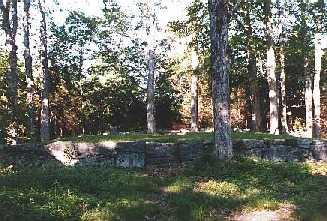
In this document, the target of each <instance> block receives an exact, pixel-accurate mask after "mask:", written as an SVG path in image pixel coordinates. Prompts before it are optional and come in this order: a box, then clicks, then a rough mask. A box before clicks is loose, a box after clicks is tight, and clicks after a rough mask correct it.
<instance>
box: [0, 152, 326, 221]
mask: <svg viewBox="0 0 327 221" xmlns="http://www.w3.org/2000/svg"><path fill="white" fill-rule="evenodd" d="M170 172H171V173H168V172H166V173H154V172H148V173H147V172H144V171H141V170H125V169H115V168H105V167H102V168H101V167H64V166H60V165H58V164H55V163H53V162H48V163H46V164H44V165H43V166H39V165H38V166H33V165H32V164H30V166H19V165H17V166H14V167H11V166H10V165H8V164H6V163H4V162H1V167H0V217H1V218H0V220H3V221H5V220H24V221H29V220H31V221H37V220H40V221H41V220H42V221H45V220H92V221H93V220H127V221H129V220H130V221H138V220H185V221H189V220H221V219H222V217H224V216H230V215H231V214H232V213H235V212H241V211H252V210H260V209H269V210H276V209H278V208H280V207H283V206H285V205H292V206H293V207H294V214H293V217H295V218H298V219H301V220H326V219H327V176H326V172H327V164H319V165H318V164H308V163H307V164H305V163H273V162H268V161H259V160H255V159H238V160H233V161H229V162H217V161H215V160H213V159H212V158H211V157H210V156H209V155H207V156H205V155H204V156H203V157H202V159H201V160H199V161H197V162H195V163H194V164H193V165H189V166H188V167H186V168H184V169H179V170H178V171H170Z"/></svg>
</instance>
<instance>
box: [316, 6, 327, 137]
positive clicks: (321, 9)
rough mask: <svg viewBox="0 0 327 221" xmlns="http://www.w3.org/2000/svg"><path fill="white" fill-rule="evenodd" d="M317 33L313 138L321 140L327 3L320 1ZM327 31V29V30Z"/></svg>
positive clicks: (317, 11) (317, 12)
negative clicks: (322, 33)
mask: <svg viewBox="0 0 327 221" xmlns="http://www.w3.org/2000/svg"><path fill="white" fill-rule="evenodd" d="M316 8H317V10H316V14H317V16H316V22H315V23H316V24H317V27H316V31H317V34H316V35H315V37H314V38H315V42H314V44H315V71H314V83H313V103H314V121H313V136H314V137H315V138H320V132H321V122H320V121H321V119H320V115H321V109H320V108H321V107H320V106H321V105H320V98H321V96H320V79H321V58H322V55H323V51H322V35H321V33H320V32H322V31H323V29H324V26H323V24H324V23H325V24H326V17H327V16H326V15H327V12H326V9H327V8H326V3H325V1H323V0H319V1H318V2H317V4H316ZM325 31H326V29H325ZM325 47H326V46H325Z"/></svg>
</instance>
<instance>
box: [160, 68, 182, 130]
mask: <svg viewBox="0 0 327 221" xmlns="http://www.w3.org/2000/svg"><path fill="white" fill-rule="evenodd" d="M168 77H169V76H168V74H165V73H164V74H161V75H160V76H159V78H158V79H157V82H156V90H155V108H156V111H155V113H156V125H157V127H158V128H161V129H167V128H171V124H172V123H176V122H179V121H180V106H181V100H180V98H179V97H178V92H177V91H176V90H175V89H174V88H173V87H172V85H171V83H170V81H169V78H168Z"/></svg>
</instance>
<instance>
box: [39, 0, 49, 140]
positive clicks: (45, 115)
mask: <svg viewBox="0 0 327 221" xmlns="http://www.w3.org/2000/svg"><path fill="white" fill-rule="evenodd" d="M42 1H43V0H39V8H40V13H41V16H42V19H41V27H40V38H41V43H42V47H43V51H42V72H43V76H42V77H43V79H42V80H43V82H42V84H43V87H42V96H41V97H42V98H41V99H42V103H41V117H40V118H41V130H40V135H41V141H42V142H47V141H49V140H50V126H49V121H50V120H49V86H50V85H49V67H48V36H47V24H46V14H45V10H44V2H42Z"/></svg>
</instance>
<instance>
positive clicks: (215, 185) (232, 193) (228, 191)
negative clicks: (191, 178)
mask: <svg viewBox="0 0 327 221" xmlns="http://www.w3.org/2000/svg"><path fill="white" fill-rule="evenodd" d="M194 191H195V192H201V193H206V194H209V195H212V196H220V197H226V198H228V197H235V198H237V197H241V196H242V193H241V191H240V188H239V187H238V186H237V185H235V184H233V183H230V182H227V181H215V180H209V181H208V182H199V183H198V184H197V186H196V187H195V189H194Z"/></svg>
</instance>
